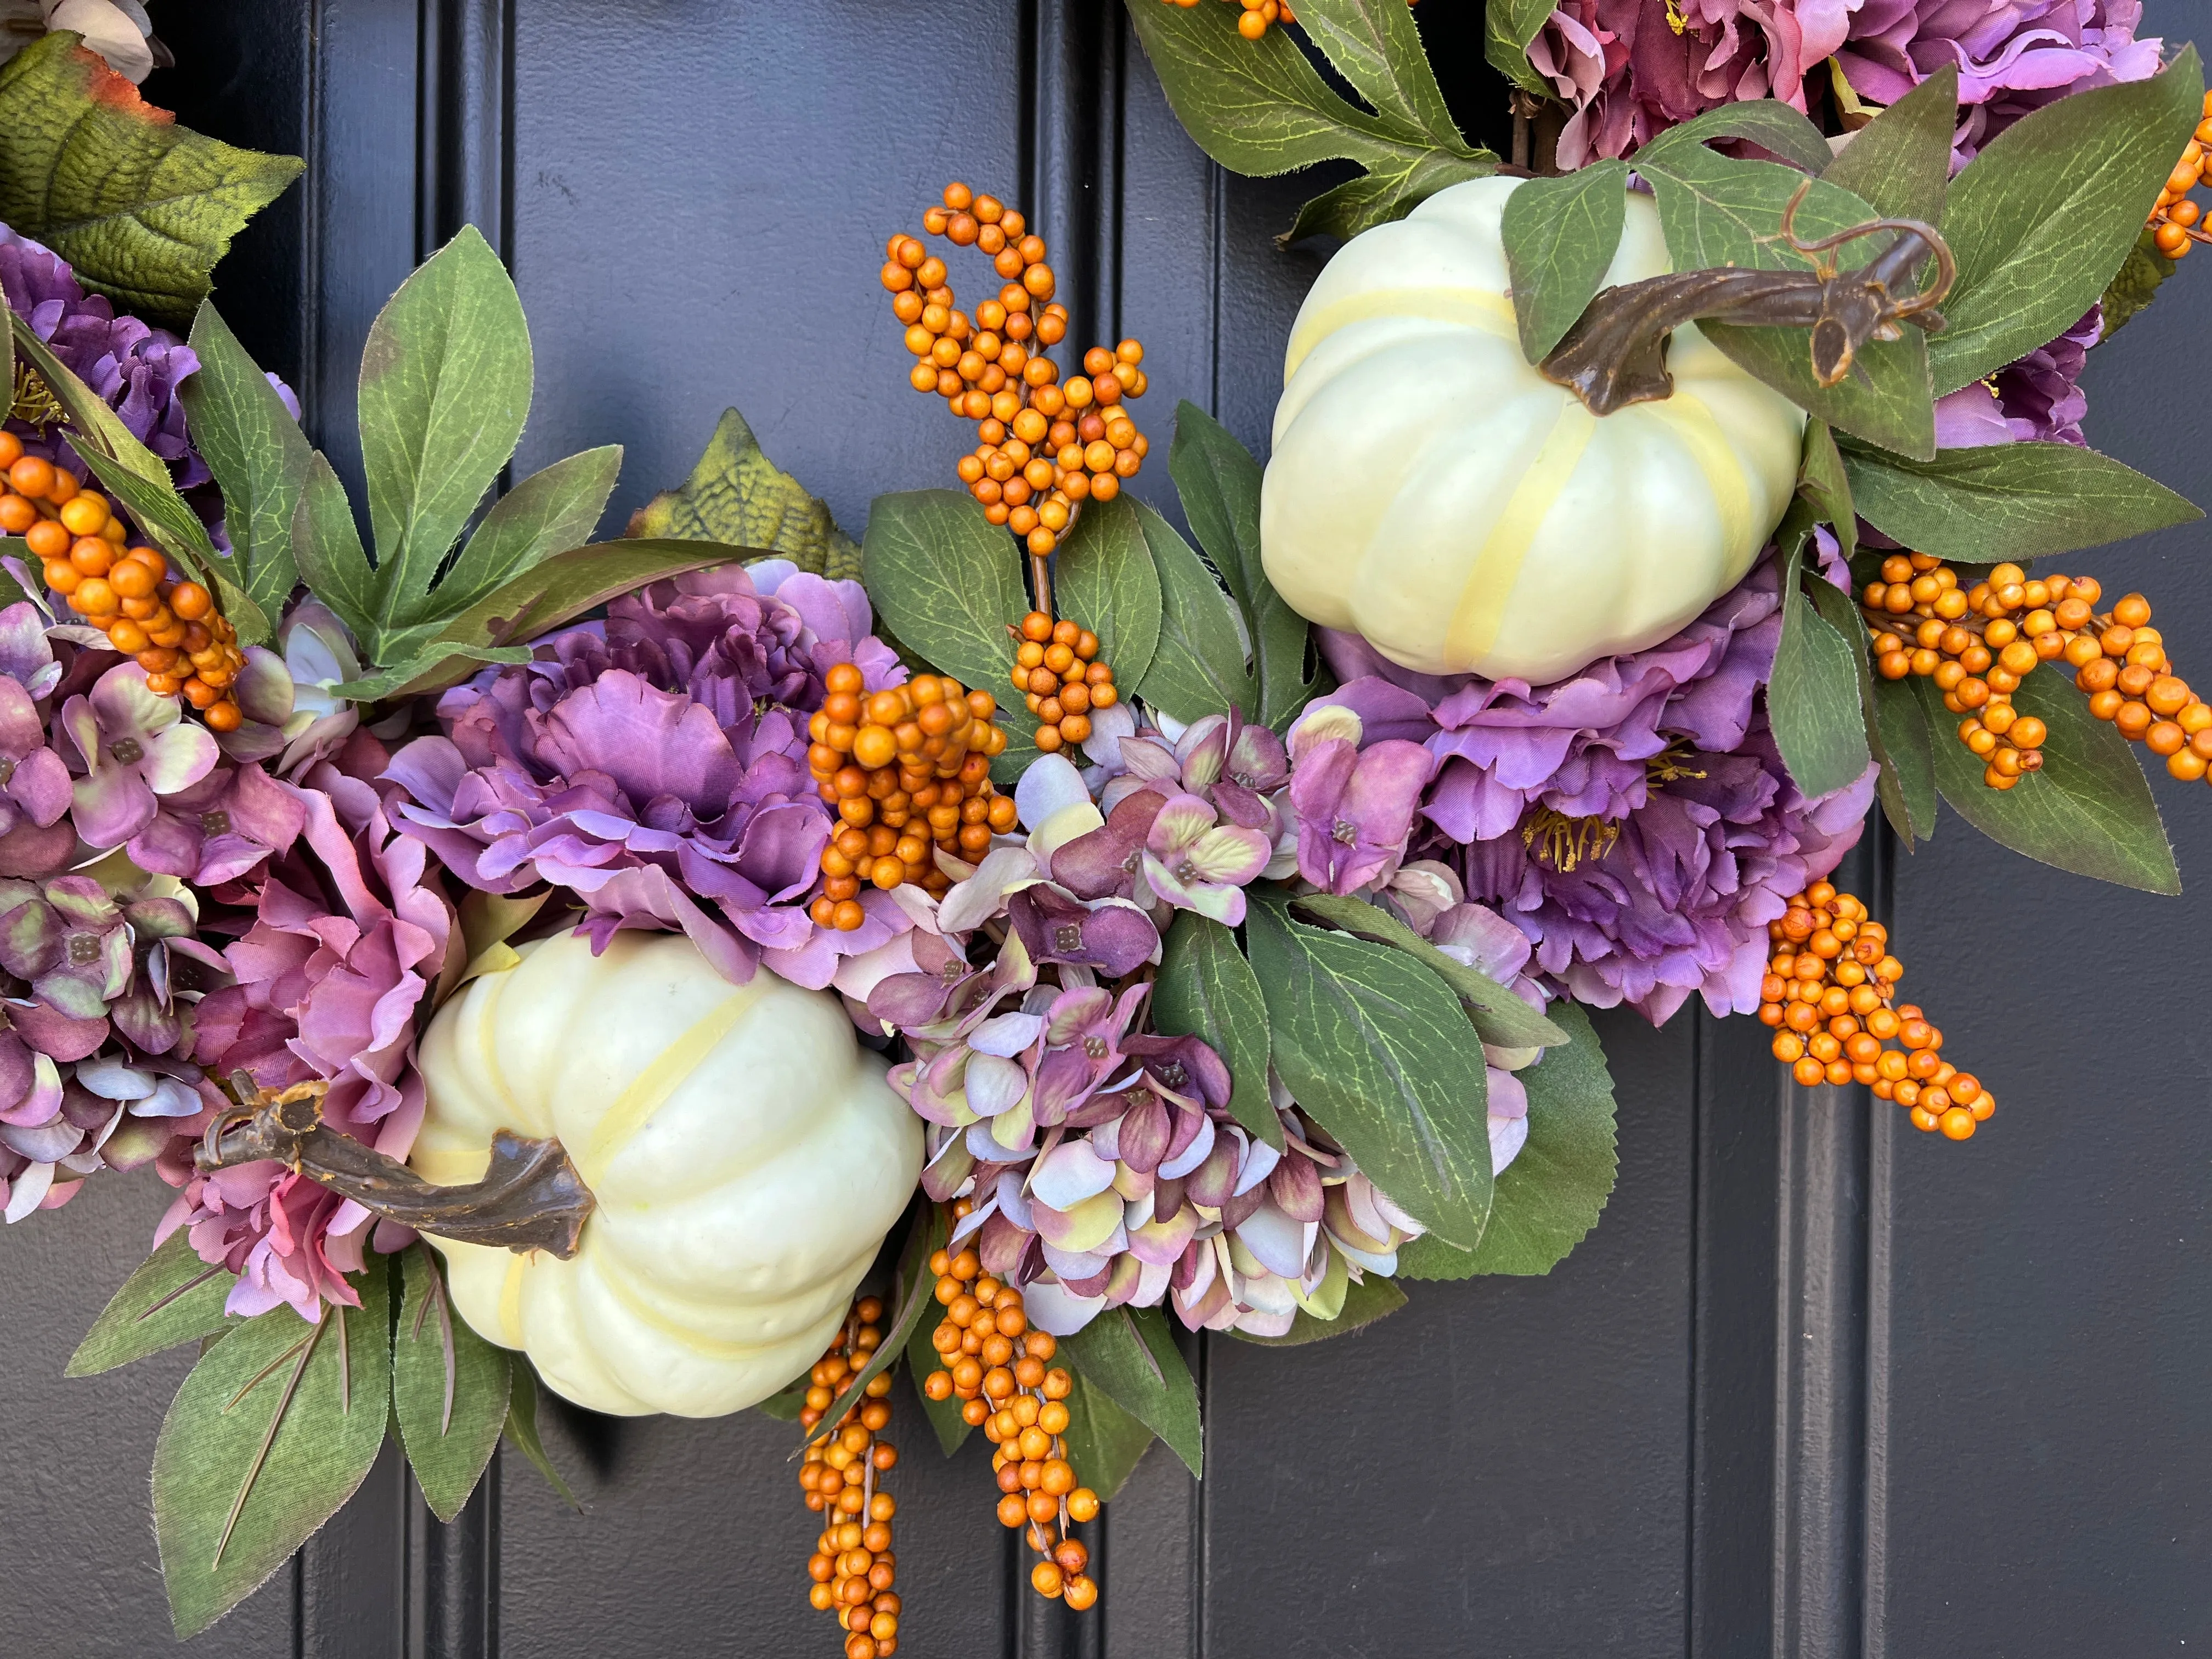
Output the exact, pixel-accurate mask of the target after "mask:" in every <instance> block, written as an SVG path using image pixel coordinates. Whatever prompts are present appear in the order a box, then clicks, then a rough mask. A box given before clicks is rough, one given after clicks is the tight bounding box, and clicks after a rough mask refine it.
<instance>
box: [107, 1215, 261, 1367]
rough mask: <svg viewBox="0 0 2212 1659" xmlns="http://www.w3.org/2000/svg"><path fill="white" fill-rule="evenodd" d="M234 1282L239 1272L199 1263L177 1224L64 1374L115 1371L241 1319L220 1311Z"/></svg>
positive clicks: (125, 1287) (119, 1294)
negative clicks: (135, 1360) (229, 1316)
mask: <svg viewBox="0 0 2212 1659" xmlns="http://www.w3.org/2000/svg"><path fill="white" fill-rule="evenodd" d="M236 1283H238V1278H237V1275H236V1274H234V1273H226V1272H225V1271H224V1270H223V1269H222V1267H220V1266H217V1267H209V1266H208V1265H207V1263H206V1262H204V1261H201V1260H200V1258H199V1252H198V1251H197V1250H195V1249H192V1242H191V1238H190V1237H187V1236H186V1234H185V1229H183V1228H182V1227H179V1228H178V1229H177V1231H175V1232H173V1233H171V1234H170V1235H169V1237H167V1239H166V1240H165V1241H164V1242H163V1243H162V1245H161V1249H158V1250H155V1252H154V1254H153V1255H149V1256H148V1257H147V1258H146V1259H145V1261H142V1262H140V1263H139V1264H138V1267H137V1272H135V1273H132V1274H131V1277H130V1278H128V1279H125V1280H124V1281H123V1288H122V1289H121V1290H119V1291H116V1293H115V1294H114V1295H113V1296H112V1297H109V1298H108V1303H107V1305H106V1307H105V1308H102V1309H101V1310H100V1317H99V1318H97V1319H95V1320H94V1321H93V1322H92V1328H91V1329H90V1330H88V1331H87V1332H86V1333H85V1334H84V1340H83V1341H82V1342H80V1343H78V1344H77V1346H76V1352H75V1353H73V1354H71V1355H70V1362H69V1369H68V1370H67V1372H66V1373H65V1375H67V1376H95V1375H97V1374H98V1373H99V1372H101V1371H112V1370H114V1369H115V1368H116V1367H117V1366H118V1365H127V1364H130V1363H131V1361H132V1360H134V1359H143V1358H145V1357H146V1356H147V1355H148V1354H149V1353H160V1352H161V1351H162V1350H163V1349H165V1348H173V1347H175V1346H177V1345H178V1344H179V1343H180V1342H197V1340H199V1339H200V1338H202V1337H204V1336H212V1335H214V1334H216V1332H217V1331H220V1330H222V1328H224V1327H225V1326H234V1325H237V1324H239V1323H240V1321H238V1320H234V1319H228V1318H226V1317H225V1316H224V1315H223V1311H222V1304H223V1298H224V1297H228V1295H229V1294H230V1287H231V1286H232V1285H235V1284H236Z"/></svg>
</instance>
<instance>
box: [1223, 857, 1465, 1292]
mask: <svg viewBox="0 0 2212 1659" xmlns="http://www.w3.org/2000/svg"><path fill="white" fill-rule="evenodd" d="M1286 903H1287V902H1286V901H1285V900H1284V899H1282V898H1280V897H1277V896H1273V895H1267V896H1255V897H1254V898H1253V900H1252V902H1251V904H1250V908H1249V910H1248V911H1247V916H1248V923H1247V926H1246V929H1245V933H1246V939H1247V942H1248V945H1249V949H1250V951H1251V953H1252V967H1253V969H1254V971H1255V973H1257V974H1258V975H1259V977H1260V987H1261V991H1262V992H1263V993H1264V994H1265V995H1266V997H1267V1024H1268V1029H1269V1030H1270V1032H1271V1034H1272V1036H1273V1053H1274V1060H1275V1070H1276V1071H1277V1073H1279V1074H1280V1075H1281V1077H1282V1079H1283V1082H1284V1084H1285V1085H1286V1086H1287V1087H1288V1088H1289V1089H1290V1091H1291V1094H1292V1095H1293V1096H1294V1097H1296V1098H1297V1102H1298V1104H1299V1105H1300V1106H1302V1107H1304V1109H1305V1110H1306V1111H1307V1112H1308V1113H1310V1115H1312V1117H1313V1118H1314V1120H1315V1121H1316V1122H1318V1123H1319V1124H1320V1125H1321V1126H1322V1128H1324V1129H1326V1130H1328V1133H1330V1134H1331V1135H1332V1136H1334V1138H1335V1139H1336V1140H1337V1142H1338V1144H1339V1145H1340V1146H1342V1147H1343V1148H1344V1150H1345V1151H1346V1152H1349V1153H1350V1154H1351V1155H1352V1159H1353V1161H1354V1162H1355V1163H1357V1164H1358V1165H1359V1167H1360V1169H1361V1170H1363V1171H1364V1172H1365V1173H1366V1175H1367V1176H1369V1177H1370V1179H1371V1180H1373V1181H1374V1182H1375V1183H1376V1185H1377V1186H1378V1187H1380V1188H1383V1191H1385V1192H1387V1193H1389V1194H1390V1197H1391V1199H1392V1200H1393V1201H1394V1202H1395V1203H1396V1204H1397V1206H1399V1207H1400V1208H1401V1209H1402V1210H1404V1211H1405V1212H1407V1214H1408V1215H1410V1216H1412V1217H1413V1218H1414V1219H1415V1220H1417V1221H1419V1223H1420V1224H1421V1225H1423V1226H1424V1227H1426V1228H1427V1229H1429V1230H1430V1231H1431V1232H1435V1233H1438V1234H1441V1235H1442V1236H1443V1237H1444V1238H1446V1239H1447V1240H1449V1241H1450V1242H1451V1243H1455V1244H1460V1245H1462V1248H1467V1247H1472V1246H1473V1245H1474V1244H1476V1243H1480V1240H1481V1237H1482V1230H1483V1225H1484V1224H1485V1223H1486V1221H1487V1220H1488V1219H1489V1217H1490V1201H1491V1182H1490V1129H1489V1115H1488V1111H1487V1109H1486V1104H1485V1099H1486V1088H1485V1079H1484V1075H1483V1068H1482V1066H1480V1064H1474V1065H1470V1064H1469V1063H1468V1056H1469V1055H1471V1054H1476V1053H1477V1046H1478V1044H1479V1043H1480V1038H1479V1037H1478V1036H1476V1035H1475V1031H1474V1027H1473V1026H1472V1025H1470V1024H1468V1017H1467V1014H1466V1012H1464V1011H1463V1010H1462V1008H1461V1006H1460V1004H1459V999H1458V998H1457V997H1455V996H1454V995H1453V994H1452V991H1451V987H1449V986H1448V985H1446V984H1445V983H1444V982H1443V980H1442V979H1440V978H1438V977H1437V975H1435V974H1434V973H1431V971H1430V970H1429V969H1427V968H1425V967H1424V966H1422V964H1421V963H1418V962H1416V961H1415V960H1414V959H1413V957H1410V956H1407V955H1406V954H1405V953H1404V952H1403V951H1395V950H1392V949H1391V948H1389V946H1388V945H1370V944H1369V943H1368V942H1367V941H1365V940H1364V939H1353V938H1352V937H1351V936H1350V935H1349V934H1345V933H1326V932H1324V931H1322V929H1320V928H1316V927H1305V926H1304V925H1303V924H1301V923H1298V922H1295V921H1291V919H1290V915H1289V912H1288V910H1287V908H1286Z"/></svg>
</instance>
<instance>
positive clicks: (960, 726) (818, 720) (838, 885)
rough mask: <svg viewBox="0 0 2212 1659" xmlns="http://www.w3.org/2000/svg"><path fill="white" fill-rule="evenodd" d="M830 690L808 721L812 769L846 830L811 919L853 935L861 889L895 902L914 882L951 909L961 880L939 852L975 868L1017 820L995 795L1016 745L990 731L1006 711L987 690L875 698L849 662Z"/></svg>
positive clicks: (927, 689) (916, 685)
mask: <svg viewBox="0 0 2212 1659" xmlns="http://www.w3.org/2000/svg"><path fill="white" fill-rule="evenodd" d="M826 684H827V685H828V687H829V695H828V696H825V697H824V698H823V700H822V707H821V708H820V709H819V710H818V711H817V712H816V714H815V715H814V717H813V718H812V720H810V721H809V722H808V726H807V734H808V736H809V737H811V738H812V739H813V742H812V744H811V746H810V747H809V748H808V750H807V751H806V760H807V765H808V766H809V768H810V769H811V770H812V772H813V774H814V782H815V787H817V789H818V790H819V791H820V792H821V795H822V799H823V800H824V801H825V802H827V803H828V804H829V806H830V808H831V809H832V810H833V811H836V814H837V817H838V818H839V820H840V825H839V828H838V829H837V831H836V834H835V835H833V836H831V837H830V838H829V845H828V846H827V847H824V848H823V849H822V875H823V889H822V896H820V897H819V898H817V899H816V900H815V901H814V902H813V903H812V904H811V906H809V907H808V909H807V914H808V915H810V916H811V917H812V918H813V919H814V921H815V923H816V925H817V927H835V928H836V929H838V930H839V931H840V932H842V933H852V932H853V931H854V929H856V928H858V927H860V924H861V922H862V921H865V920H866V913H865V912H863V911H862V909H861V908H860V884H861V883H862V882H863V881H866V882H872V883H873V884H875V885H876V886H878V887H879V888H881V889H883V890H884V891H885V892H889V891H890V890H891V889H893V888H894V887H896V886H898V885H899V884H901V883H902V882H908V881H911V882H915V883H918V884H920V885H921V887H922V888H923V889H924V890H927V892H929V893H930V894H931V895H933V896H936V897H940V898H941V897H943V896H944V894H945V889H946V888H947V887H948V886H950V885H951V878H949V877H947V876H946V875H945V872H943V871H942V870H939V868H938V867H937V860H936V859H935V857H934V856H933V854H932V853H931V850H930V843H931V842H932V841H934V842H936V844H937V845H938V846H939V847H940V848H944V849H945V851H946V852H948V853H951V854H954V855H956V856H957V857H959V858H963V859H965V860H968V861H969V863H971V864H972V863H974V862H975V860H978V859H980V858H981V857H982V855H983V854H985V853H987V852H988V851H989V850H990V846H991V836H992V834H993V833H994V831H996V832H1000V833H1003V832H1004V831H1006V830H1008V829H1012V828H1013V827H1014V821H1015V818H1016V816H1017V813H1016V811H1015V807H1014V801H1013V797H1012V796H1011V795H1001V794H999V793H995V792H994V790H993V788H992V787H991V758H992V757H993V756H994V755H1001V754H1004V753H1005V752H1006V732H1003V731H1002V730H1000V728H999V727H998V726H995V725H994V724H993V723H992V718H991V717H992V716H993V715H994V714H997V713H998V712H999V703H998V699H997V698H995V697H994V696H992V695H991V694H990V693H989V692H988V691H969V690H963V689H962V687H961V684H960V682H959V681H957V680H955V679H950V678H945V677H944V676H942V675H938V674H918V675H916V676H915V678H913V679H911V680H909V681H908V682H907V683H906V684H904V685H900V686H893V687H891V688H890V690H884V691H878V692H876V693H875V694H874V695H873V696H866V695H864V687H865V682H864V680H863V679H862V677H861V674H860V669H859V668H858V667H856V666H855V665H853V664H851V663H839V664H838V665H836V667H835V668H832V669H831V670H830V671H829V675H828V677H827V679H826Z"/></svg>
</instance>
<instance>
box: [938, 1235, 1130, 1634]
mask: <svg viewBox="0 0 2212 1659" xmlns="http://www.w3.org/2000/svg"><path fill="white" fill-rule="evenodd" d="M968 1210H969V1204H968V1200H965V1199H963V1200H960V1201H959V1202H957V1204H955V1205H954V1206H953V1214H954V1215H955V1216H956V1217H957V1216H963V1215H965V1214H967V1213H968ZM929 1269H930V1271H931V1272H932V1273H935V1274H936V1275H937V1299H938V1301H939V1303H941V1304H943V1305H944V1308H945V1318H944V1320H943V1321H942V1322H940V1323H939V1325H938V1328H937V1330H936V1333H935V1334H933V1336H932V1337H931V1338H930V1344H931V1346H933V1347H934V1348H935V1349H936V1350H937V1352H939V1354H940V1355H941V1356H943V1358H944V1359H945V1364H946V1366H947V1367H948V1369H946V1370H935V1371H932V1372H931V1373H930V1374H929V1375H928V1376H927V1377H925V1378H924V1379H923V1380H922V1384H921V1389H922V1392H923V1393H924V1394H926V1395H928V1396H929V1397H930V1398H931V1399H932V1400H950V1399H951V1398H952V1397H953V1396H954V1395H958V1396H959V1397H960V1400H961V1401H962V1404H961V1407H960V1415H961V1417H962V1418H963V1419H965V1420H966V1421H967V1422H968V1423H969V1424H971V1425H975V1426H977V1427H980V1428H981V1430H982V1431H983V1432H984V1434H985V1435H987V1437H989V1438H990V1440H991V1442H992V1443H993V1444H994V1445H995V1446H996V1447H997V1448H998V1449H997V1450H996V1451H994V1452H993V1453H992V1454H991V1468H992V1472H993V1473H994V1474H996V1475H997V1476H998V1480H999V1492H1000V1498H999V1520H1000V1524H1002V1525H1004V1526H1006V1528H1010V1529H1011V1528H1016V1527H1020V1528H1025V1535H1026V1537H1027V1539H1028V1542H1029V1546H1030V1548H1031V1549H1033V1550H1035V1551H1036V1553H1037V1554H1038V1555H1040V1556H1042V1558H1043V1559H1042V1560H1040V1561H1039V1562H1038V1563H1037V1564H1036V1566H1034V1567H1033V1568H1031V1569H1030V1584H1031V1585H1032V1586H1033V1587H1035V1589H1036V1593H1037V1594H1038V1595H1044V1596H1057V1597H1059V1598H1060V1600H1061V1601H1066V1603H1067V1605H1068V1606H1069V1607H1073V1608H1074V1609H1075V1610H1076V1611H1077V1612H1078V1613H1080V1612H1082V1611H1083V1610H1084V1609H1085V1607H1091V1606H1093V1605H1095V1604H1096V1603H1097V1600H1098V1583H1097V1580H1096V1579H1094V1578H1091V1577H1088V1576H1087V1575H1086V1574H1085V1572H1084V1571H1083V1570H1084V1569H1085V1567H1086V1566H1088V1565H1091V1552H1090V1551H1089V1549H1087V1548H1086V1547H1085V1546H1084V1544H1083V1541H1081V1540H1080V1539H1079V1538H1077V1537H1075V1536H1074V1535H1073V1534H1072V1533H1071V1532H1070V1531H1069V1529H1068V1528H1069V1523H1070V1522H1088V1521H1091V1520H1092V1519H1094V1518H1095V1517H1096V1516H1097V1513H1098V1494H1097V1492H1093V1491H1091V1488H1090V1487H1088V1486H1078V1485H1076V1482H1075V1469H1074V1466H1073V1464H1071V1463H1070V1462H1068V1460H1067V1442H1066V1439H1065V1438H1064V1436H1066V1433H1067V1424H1068V1411H1067V1396H1068V1395H1070V1394H1071V1393H1072V1392H1073V1390H1074V1388H1075V1379H1074V1378H1073V1377H1072V1376H1069V1375H1068V1374H1067V1372H1066V1371H1065V1370H1062V1369H1060V1367H1059V1366H1057V1365H1054V1366H1053V1367H1052V1368H1051V1369H1050V1370H1047V1369H1046V1364H1047V1362H1048V1360H1050V1359H1051V1358H1053V1357H1054V1355H1055V1354H1057V1353H1058V1352H1059V1351H1060V1345H1059V1343H1058V1342H1057V1341H1056V1340H1054V1337H1053V1336H1052V1334H1051V1333H1049V1332H1048V1331H1033V1330H1031V1329H1030V1328H1029V1320H1028V1317H1027V1316H1025V1315H1024V1313H1023V1311H1022V1293H1021V1292H1020V1291H1018V1290H1016V1289H1015V1288H1014V1287H1013V1286H1012V1285H1001V1284H1000V1283H999V1281H998V1280H997V1279H992V1278H990V1277H988V1276H987V1275H986V1274H985V1273H983V1267H982V1263H981V1261H979V1260H978V1259H977V1257H976V1255H975V1251H973V1250H963V1251H961V1252H960V1253H959V1255H952V1254H951V1253H950V1252H949V1251H945V1250H939V1251H938V1252H937V1254H936V1255H933V1256H931V1257H930V1259H929Z"/></svg>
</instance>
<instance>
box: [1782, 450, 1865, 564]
mask: <svg viewBox="0 0 2212 1659" xmlns="http://www.w3.org/2000/svg"><path fill="white" fill-rule="evenodd" d="M1797 493H1798V494H1799V495H1802V496H1803V497H1804V499H1805V503H1806V505H1807V506H1808V507H1811V508H1812V509H1813V517H1814V520H1816V521H1817V522H1819V523H1821V524H1825V525H1826V526H1828V527H1829V528H1830V529H1832V530H1833V531H1834V532H1836V540H1837V543H1838V545H1840V546H1841V547H1842V549H1843V554H1844V560H1845V561H1846V562H1848V561H1850V560H1851V559H1853V558H1856V557H1857V556H1858V550H1859V517H1858V512H1857V509H1856V508H1855V507H1853V506H1852V505H1851V481H1850V474H1849V473H1848V472H1846V471H1844V457H1843V452H1842V451H1841V450H1839V449H1838V448H1837V447H1836V435H1835V434H1834V433H1833V432H1832V431H1830V430H1829V429H1828V423H1827V422H1826V421H1808V422H1805V450H1804V458H1803V459H1802V461H1801V462H1800V463H1799V465H1798V468H1797Z"/></svg>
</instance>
